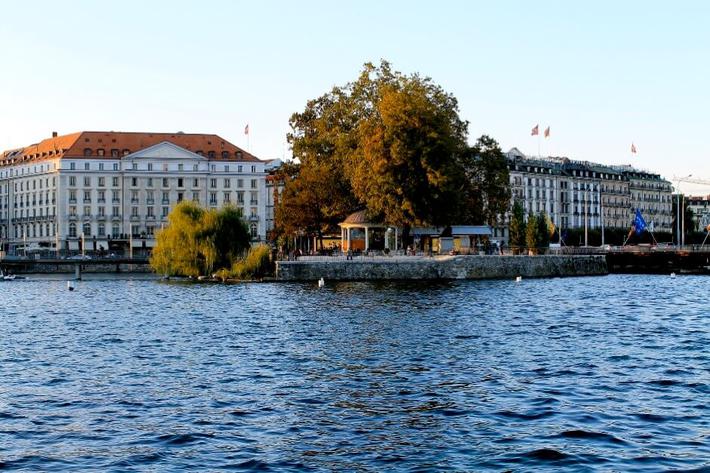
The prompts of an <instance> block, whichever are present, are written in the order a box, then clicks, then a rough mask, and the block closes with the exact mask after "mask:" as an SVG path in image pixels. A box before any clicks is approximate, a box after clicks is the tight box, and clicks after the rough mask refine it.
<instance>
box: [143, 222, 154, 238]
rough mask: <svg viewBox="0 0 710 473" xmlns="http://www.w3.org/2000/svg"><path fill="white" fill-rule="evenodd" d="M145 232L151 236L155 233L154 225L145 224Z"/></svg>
mask: <svg viewBox="0 0 710 473" xmlns="http://www.w3.org/2000/svg"><path fill="white" fill-rule="evenodd" d="M145 233H146V235H148V237H150V238H152V237H153V235H154V234H155V227H154V226H153V225H146V227H145Z"/></svg>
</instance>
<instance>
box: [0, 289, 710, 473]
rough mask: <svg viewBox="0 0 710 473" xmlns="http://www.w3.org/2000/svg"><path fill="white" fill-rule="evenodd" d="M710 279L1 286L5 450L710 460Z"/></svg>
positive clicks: (249, 464)
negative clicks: (708, 305)
mask: <svg viewBox="0 0 710 473" xmlns="http://www.w3.org/2000/svg"><path fill="white" fill-rule="evenodd" d="M708 281H709V280H708V279H705V278H703V277H683V278H677V279H670V278H668V277H660V276H608V277H597V278H570V279H549V280H526V281H523V282H522V283H518V284H516V283H514V282H512V281H457V282H446V283H422V282H417V283H340V284H327V285H326V287H325V288H322V289H318V288H317V287H316V285H315V284H244V285H237V286H220V285H186V284H172V283H164V282H160V281H155V280H121V279H116V278H114V277H110V278H99V280H89V281H83V282H80V283H78V284H77V290H76V291H75V292H68V291H67V290H66V285H65V284H64V283H63V281H60V280H39V279H37V278H35V279H34V280H26V281H15V282H12V283H0V291H1V292H0V339H1V340H2V348H3V349H2V351H1V352H0V420H1V421H2V423H1V425H2V427H0V467H3V468H5V469H10V470H12V469H26V470H37V469H45V470H52V471H55V470H75V471H78V470H87V469H96V470H114V471H130V470H151V469H158V470H180V469H185V470H207V471H214V470H221V469H236V470H269V469H272V470H279V471H283V470H287V471H288V470H291V471H296V470H308V471H311V470H315V471H327V470H348V469H351V470H358V471H360V470H371V471H381V470H388V471H389V470H406V471H411V470H420V471H430V470H437V469H440V470H451V469H459V470H467V469H468V470H492V471H500V470H506V469H513V470H523V471H529V470H539V469H547V468H550V469H552V468H554V469H559V468H563V469H565V468H566V469H568V470H579V469H583V470H584V469H604V470H626V471H628V470H634V471H641V470H649V471H656V470H659V469H661V470H663V469H702V468H703V467H706V468H707V467H710V463H708V458H710V447H709V446H708V445H709V442H708V435H709V433H710V427H709V421H708V420H707V419H708V418H710V416H708V415H707V411H706V404H707V400H708V399H710V356H709V354H708V350H709V349H708V347H709V346H710V343H709V342H710V329H709V328H708V323H707V316H706V315H705V312H706V310H705V309H706V300H707V299H706V294H707V284H708Z"/></svg>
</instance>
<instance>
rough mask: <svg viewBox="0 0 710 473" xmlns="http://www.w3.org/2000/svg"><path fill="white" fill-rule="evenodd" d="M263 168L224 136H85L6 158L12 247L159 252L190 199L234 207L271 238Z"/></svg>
mask: <svg viewBox="0 0 710 473" xmlns="http://www.w3.org/2000/svg"><path fill="white" fill-rule="evenodd" d="M265 194H266V186H265V173H264V162H263V161H261V160H259V159H257V158H256V157H254V156H253V155H251V154H249V153H247V152H246V151H244V150H242V149H240V148H238V147H237V146H235V145H233V144H231V143H229V142H228V141H226V140H224V139H223V138H221V137H219V136H217V135H211V134H187V133H129V132H93V131H84V132H78V133H73V134H70V135H64V136H58V135H57V134H56V133H53V136H52V137H51V138H48V139H45V140H43V141H41V142H39V143H36V144H33V145H30V146H27V147H24V148H20V149H15V150H10V151H5V152H3V153H2V155H1V156H0V240H2V245H3V249H4V250H5V251H9V252H11V253H12V252H15V251H16V250H17V249H19V248H22V249H24V250H25V251H27V250H39V249H48V250H55V251H56V250H69V251H72V250H78V249H80V248H81V247H82V245H85V248H86V249H87V250H99V249H105V250H109V249H112V250H113V249H119V250H120V249H125V248H126V247H129V248H134V247H135V248H150V247H152V246H153V243H154V237H155V233H156V231H157V230H158V229H159V228H161V227H162V226H164V225H166V224H167V216H168V214H169V212H170V210H171V209H172V208H173V207H174V206H175V204H177V203H178V202H180V201H182V200H187V199H189V200H192V201H194V202H197V203H199V204H200V205H202V206H204V207H207V208H217V207H221V206H223V205H234V206H236V207H238V208H240V209H241V210H242V212H243V214H244V215H245V217H246V218H247V220H248V222H249V227H250V232H251V235H252V238H253V239H254V240H264V239H265V238H266V226H265Z"/></svg>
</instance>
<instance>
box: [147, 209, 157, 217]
mask: <svg viewBox="0 0 710 473" xmlns="http://www.w3.org/2000/svg"><path fill="white" fill-rule="evenodd" d="M154 211H155V207H148V214H147V215H148V217H155V214H154V213H153V212H154Z"/></svg>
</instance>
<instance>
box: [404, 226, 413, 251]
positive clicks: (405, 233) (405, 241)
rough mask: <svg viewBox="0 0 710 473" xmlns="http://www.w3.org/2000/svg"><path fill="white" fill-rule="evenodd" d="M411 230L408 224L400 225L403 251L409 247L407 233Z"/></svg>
mask: <svg viewBox="0 0 710 473" xmlns="http://www.w3.org/2000/svg"><path fill="white" fill-rule="evenodd" d="M411 229H412V227H411V226H410V225H409V224H408V223H405V224H404V225H402V248H403V249H404V250H406V249H407V247H408V246H409V232H410V231H411Z"/></svg>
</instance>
